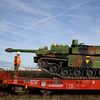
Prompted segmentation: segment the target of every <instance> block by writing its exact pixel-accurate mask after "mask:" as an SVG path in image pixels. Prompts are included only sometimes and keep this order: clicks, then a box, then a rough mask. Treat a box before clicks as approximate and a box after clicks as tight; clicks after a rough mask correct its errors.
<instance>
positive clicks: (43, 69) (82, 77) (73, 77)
mask: <svg viewBox="0 0 100 100" xmlns="http://www.w3.org/2000/svg"><path fill="white" fill-rule="evenodd" d="M42 59H43V60H50V59H51V60H53V59H54V60H55V58H42ZM56 60H63V61H66V59H56ZM39 68H40V69H41V70H42V71H44V72H46V73H48V74H50V75H53V76H55V77H56V78H61V79H76V80H77V79H79V80H80V79H85V80H88V79H91V80H93V79H94V80H96V79H100V76H97V75H96V76H94V77H87V76H86V75H84V76H81V77H75V76H74V75H72V74H73V72H71V75H70V76H68V77H64V76H62V75H61V74H59V73H54V74H53V73H51V72H50V71H48V70H47V69H45V68H42V67H40V66H39ZM99 72H100V70H99Z"/></svg>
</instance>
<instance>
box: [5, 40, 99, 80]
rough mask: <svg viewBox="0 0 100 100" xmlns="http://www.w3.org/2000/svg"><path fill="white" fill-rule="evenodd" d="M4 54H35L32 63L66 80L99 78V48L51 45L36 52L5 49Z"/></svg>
mask: <svg viewBox="0 0 100 100" xmlns="http://www.w3.org/2000/svg"><path fill="white" fill-rule="evenodd" d="M5 51H6V52H18V51H20V52H24V53H35V54H36V56H35V57H34V62H35V63H37V65H38V66H39V68H41V69H42V70H44V71H46V72H48V73H50V74H52V75H56V76H58V77H61V78H66V79H81V78H82V79H84V78H85V79H98V78H99V77H100V46H90V45H84V44H83V43H81V44H78V40H72V45H71V46H68V45H66V44H52V45H51V47H50V50H49V49H48V47H44V48H39V49H38V50H28V49H12V48H7V49H6V50H5Z"/></svg>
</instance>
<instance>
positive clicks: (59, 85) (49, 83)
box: [0, 71, 100, 90]
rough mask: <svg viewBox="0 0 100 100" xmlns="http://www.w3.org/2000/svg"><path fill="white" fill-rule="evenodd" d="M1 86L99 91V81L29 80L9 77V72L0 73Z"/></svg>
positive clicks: (28, 78) (27, 78)
mask: <svg viewBox="0 0 100 100" xmlns="http://www.w3.org/2000/svg"><path fill="white" fill-rule="evenodd" d="M0 84H1V85H2V86H9V85H10V86H11V85H14V86H22V87H25V88H28V87H29V88H38V89H47V90H100V80H75V79H74V80H72V79H70V80H66V79H59V78H56V79H52V78H30V77H20V76H19V77H17V78H14V77H12V76H11V73H10V71H0Z"/></svg>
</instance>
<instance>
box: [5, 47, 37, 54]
mask: <svg viewBox="0 0 100 100" xmlns="http://www.w3.org/2000/svg"><path fill="white" fill-rule="evenodd" d="M5 51H6V52H18V51H20V52H23V53H36V51H37V50H31V49H13V48H7V49H5Z"/></svg>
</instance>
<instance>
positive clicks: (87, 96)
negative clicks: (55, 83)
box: [0, 91, 100, 100]
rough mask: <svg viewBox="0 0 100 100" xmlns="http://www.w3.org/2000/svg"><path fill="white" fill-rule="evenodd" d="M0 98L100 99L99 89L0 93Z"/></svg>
mask: <svg viewBox="0 0 100 100" xmlns="http://www.w3.org/2000/svg"><path fill="white" fill-rule="evenodd" d="M76 92H77V91H76ZM90 92H91V91H90ZM0 100H100V91H97V92H94V93H53V94H34V93H33V94H26V95H11V94H4V93H1V94H0Z"/></svg>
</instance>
